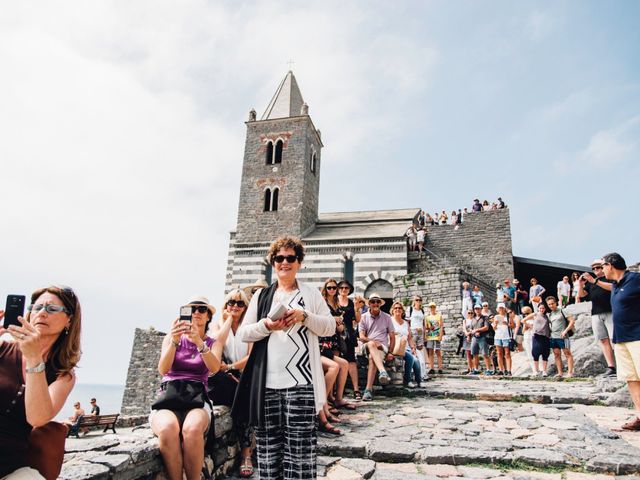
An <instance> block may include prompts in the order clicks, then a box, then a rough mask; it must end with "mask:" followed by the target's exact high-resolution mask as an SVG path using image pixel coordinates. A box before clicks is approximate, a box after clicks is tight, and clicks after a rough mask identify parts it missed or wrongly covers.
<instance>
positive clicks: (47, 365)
mask: <svg viewBox="0 0 640 480" xmlns="http://www.w3.org/2000/svg"><path fill="white" fill-rule="evenodd" d="M3 317H4V311H0V319H2V318H3ZM18 321H19V325H9V327H8V329H5V328H4V327H0V335H2V334H4V333H7V332H8V333H9V334H10V335H11V337H12V341H0V411H1V412H2V415H0V478H3V480H4V479H12V478H33V479H41V478H43V477H42V476H41V475H40V473H38V471H37V470H35V469H33V468H30V467H28V466H27V441H28V439H29V434H30V433H31V429H32V427H40V426H42V425H45V424H46V423H48V422H49V421H51V420H52V419H53V418H54V417H55V416H56V415H57V414H58V413H59V412H60V410H61V409H62V406H63V405H64V403H65V401H66V400H67V397H68V396H69V393H70V392H71V390H72V389H73V386H74V384H75V381H76V376H75V366H76V365H77V364H78V361H79V360H80V330H81V324H82V312H81V309H80V302H79V301H78V297H76V294H75V293H74V291H73V290H72V289H71V288H69V287H59V286H51V287H47V288H40V289H38V290H36V291H35V292H33V294H32V295H31V304H30V305H29V307H28V311H27V314H26V315H25V317H24V318H22V317H18Z"/></svg>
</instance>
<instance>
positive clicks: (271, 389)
mask: <svg viewBox="0 0 640 480" xmlns="http://www.w3.org/2000/svg"><path fill="white" fill-rule="evenodd" d="M268 255H269V260H270V262H271V265H273V268H274V271H275V273H276V275H277V282H275V283H274V284H273V285H271V286H270V287H267V288H265V289H263V290H261V291H259V292H256V294H255V295H254V296H253V298H252V300H251V303H250V304H249V309H248V310H247V314H246V316H245V319H244V322H243V323H242V326H241V327H240V329H239V330H238V336H239V337H240V338H241V339H242V340H243V341H245V342H254V347H253V350H252V352H251V356H250V357H249V362H248V363H247V366H246V367H245V370H244V372H243V374H242V379H241V381H240V385H239V386H238V390H237V393H236V399H235V402H234V406H233V414H234V415H240V416H242V415H243V412H246V413H245V415H247V414H248V420H249V422H250V423H251V424H253V425H255V427H256V429H255V431H256V444H257V449H256V451H257V459H258V476H259V478H261V479H272V478H284V479H288V478H302V479H306V478H308V479H315V478H316V443H317V435H316V428H315V416H316V414H317V413H318V412H320V411H321V410H322V407H323V405H324V403H325V402H326V395H325V384H324V375H323V372H322V364H321V361H320V349H319V343H318V337H319V336H330V335H333V334H334V333H335V327H336V323H335V320H334V318H333V317H332V316H331V313H330V311H329V307H327V304H326V303H325V301H324V299H323V298H322V295H321V294H320V292H319V291H318V289H316V288H314V287H312V286H310V285H306V284H303V283H300V282H298V281H297V279H296V274H297V273H298V270H299V269H300V266H301V263H302V260H303V258H304V247H303V245H302V243H300V241H299V240H298V239H295V238H292V237H281V238H279V239H277V240H276V241H275V242H273V243H272V244H271V247H270V248H269V254H268ZM278 303H280V304H282V305H284V306H285V307H286V313H285V315H284V316H283V317H282V318H280V319H278V320H273V319H271V318H269V316H268V314H269V312H270V310H271V308H272V306H273V305H276V304H278Z"/></svg>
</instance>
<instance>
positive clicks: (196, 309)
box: [191, 305, 209, 313]
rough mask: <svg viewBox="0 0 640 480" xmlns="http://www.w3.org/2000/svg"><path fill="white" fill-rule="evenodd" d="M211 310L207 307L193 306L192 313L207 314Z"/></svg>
mask: <svg viewBox="0 0 640 480" xmlns="http://www.w3.org/2000/svg"><path fill="white" fill-rule="evenodd" d="M208 311H209V309H208V308H207V307H206V306H205V305H191V313H196V312H198V313H207V312H208Z"/></svg>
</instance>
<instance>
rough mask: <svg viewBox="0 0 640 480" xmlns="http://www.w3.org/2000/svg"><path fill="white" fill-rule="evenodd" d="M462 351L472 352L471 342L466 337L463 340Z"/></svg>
mask: <svg viewBox="0 0 640 480" xmlns="http://www.w3.org/2000/svg"><path fill="white" fill-rule="evenodd" d="M461 350H471V340H469V337H467V336H466V335H465V336H464V338H463V340H462V349H461Z"/></svg>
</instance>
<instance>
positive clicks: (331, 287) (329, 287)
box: [327, 285, 338, 290]
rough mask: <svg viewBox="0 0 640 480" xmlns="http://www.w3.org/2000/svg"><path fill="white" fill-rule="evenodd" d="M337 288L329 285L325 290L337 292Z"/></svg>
mask: <svg viewBox="0 0 640 480" xmlns="http://www.w3.org/2000/svg"><path fill="white" fill-rule="evenodd" d="M337 288H338V287H336V286H335V285H329V286H328V287H327V290H337Z"/></svg>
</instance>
